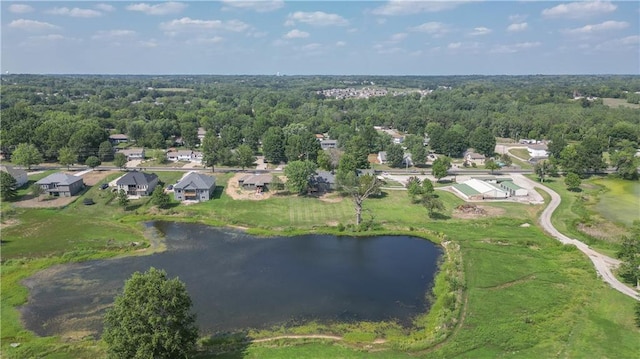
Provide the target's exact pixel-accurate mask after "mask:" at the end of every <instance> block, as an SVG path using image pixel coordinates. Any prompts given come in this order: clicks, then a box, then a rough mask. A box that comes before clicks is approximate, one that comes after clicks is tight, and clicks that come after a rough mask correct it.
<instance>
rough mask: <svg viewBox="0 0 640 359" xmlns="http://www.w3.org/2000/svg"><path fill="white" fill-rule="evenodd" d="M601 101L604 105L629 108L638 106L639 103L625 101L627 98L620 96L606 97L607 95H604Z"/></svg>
mask: <svg viewBox="0 0 640 359" xmlns="http://www.w3.org/2000/svg"><path fill="white" fill-rule="evenodd" d="M602 103H604V104H605V106H609V107H614V108H615V107H619V106H622V107H629V108H640V105H639V104H636V103H629V102H627V100H625V99H622V98H608V97H604V98H603V99H602Z"/></svg>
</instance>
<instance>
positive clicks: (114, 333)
mask: <svg viewBox="0 0 640 359" xmlns="http://www.w3.org/2000/svg"><path fill="white" fill-rule="evenodd" d="M191 308H192V301H191V298H190V297H189V293H188V292H187V288H186V286H185V284H184V283H183V282H181V281H180V280H179V279H178V278H174V279H168V278H167V273H166V272H165V271H163V270H158V269H155V268H153V267H152V268H150V269H149V270H148V271H147V272H145V273H140V272H136V273H134V274H133V275H132V276H131V278H130V279H128V280H127V281H126V282H125V285H124V290H123V292H122V294H120V295H118V296H117V297H116V299H115V303H114V305H113V308H112V309H111V310H109V311H108V312H107V314H106V315H105V318H104V333H103V335H102V338H103V339H104V341H105V342H106V343H107V348H108V354H109V357H111V358H122V359H125V358H126V359H149V358H154V359H156V358H158V359H159V358H167V359H170V358H188V357H189V356H190V355H191V354H192V353H193V352H194V350H195V345H196V340H197V339H198V328H197V327H196V325H195V320H196V316H195V314H193V313H192V311H191Z"/></svg>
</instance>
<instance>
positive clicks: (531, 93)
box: [0, 75, 640, 169]
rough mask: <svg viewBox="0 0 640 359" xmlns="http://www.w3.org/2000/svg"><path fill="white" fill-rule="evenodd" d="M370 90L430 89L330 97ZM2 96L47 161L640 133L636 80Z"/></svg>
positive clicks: (42, 84)
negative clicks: (117, 153) (119, 149)
mask: <svg viewBox="0 0 640 359" xmlns="http://www.w3.org/2000/svg"><path fill="white" fill-rule="evenodd" d="M365 87H369V88H372V87H374V88H380V89H397V90H429V91H428V93H427V94H425V92H424V91H423V92H417V91H416V92H411V91H406V92H404V93H403V94H402V95H393V94H391V92H390V93H389V94H388V95H385V96H375V97H369V98H347V99H335V98H330V97H325V95H323V94H322V92H321V90H326V89H334V88H335V89H341V88H365ZM0 91H1V93H0V96H1V103H0V106H1V110H0V111H1V112H0V116H1V120H2V130H1V132H0V148H1V149H2V150H3V152H4V153H8V154H10V153H11V152H12V151H14V150H15V149H16V148H17V147H18V145H19V144H24V143H27V144H32V145H33V146H34V147H35V148H37V150H38V151H39V152H40V154H41V155H42V156H43V157H44V159H45V160H56V159H58V157H59V155H60V153H61V150H63V149H64V151H63V152H65V151H72V152H73V153H76V154H78V161H79V162H81V163H84V161H85V160H86V158H88V157H90V156H100V157H101V158H102V159H104V160H109V158H108V157H109V155H108V154H107V152H108V151H107V150H108V148H107V145H106V142H107V140H108V136H109V134H114V133H124V134H127V135H128V136H129V138H130V139H131V140H133V141H134V142H135V143H136V145H138V146H144V147H146V148H158V149H166V148H168V147H171V146H173V145H174V139H175V138H176V137H182V139H183V141H184V144H185V146H186V147H191V148H195V147H196V146H198V145H199V140H198V138H197V130H198V128H199V127H202V128H204V129H206V130H207V134H208V135H207V137H206V138H205V140H204V141H203V142H205V141H207V142H208V143H207V146H205V144H204V143H203V146H202V147H201V148H204V149H208V150H209V151H215V153H216V155H215V156H212V157H211V158H209V161H208V162H209V164H210V165H214V164H218V163H220V164H229V163H233V162H234V156H235V153H236V152H237V151H236V149H237V148H238V147H239V146H240V145H243V144H244V145H246V146H248V147H250V148H251V149H252V150H253V151H255V152H256V153H258V152H262V153H263V154H264V155H265V156H266V158H267V160H270V161H273V162H278V161H287V160H289V161H290V160H294V159H300V158H301V157H302V156H305V155H306V157H307V158H310V159H312V160H316V157H317V153H318V150H319V146H318V143H317V141H316V140H315V134H316V133H326V134H328V135H329V137H330V138H332V139H335V140H337V141H338V144H339V147H340V148H341V149H346V150H349V151H350V152H353V153H361V154H362V155H365V154H368V153H374V152H377V151H380V150H386V149H387V148H388V146H390V145H391V138H390V137H388V136H386V135H384V134H381V133H380V132H377V131H375V130H373V126H387V127H390V128H395V129H397V130H399V131H400V132H401V133H404V134H407V135H415V138H423V137H424V136H425V134H426V135H428V136H429V137H431V139H432V144H431V146H432V149H434V150H436V152H443V153H447V150H448V154H451V155H452V156H459V155H461V154H462V151H463V150H464V149H466V147H467V146H469V141H470V140H471V139H472V138H473V136H474V134H476V133H477V132H478V131H479V130H478V129H483V131H486V130H488V131H489V132H490V133H491V134H492V135H493V136H496V137H503V138H512V139H514V140H517V139H519V138H532V139H549V140H552V141H553V140H554V139H555V142H556V144H562V147H561V148H556V149H553V148H550V150H551V152H552V155H553V154H554V153H555V154H556V157H558V158H559V154H560V152H561V151H562V150H563V149H564V148H565V147H566V146H567V145H568V144H571V143H574V142H579V143H581V142H583V141H584V140H587V142H592V143H590V146H591V145H592V146H591V148H592V149H593V148H595V149H596V150H595V152H598V151H600V150H601V152H606V151H610V150H611V148H612V147H613V148H614V149H621V148H623V147H624V148H627V149H630V148H633V149H634V152H635V148H637V144H638V142H639V139H640V109H638V108H637V107H636V108H632V107H628V106H617V107H614V106H611V105H610V104H606V103H605V100H606V99H618V100H619V101H621V102H622V103H623V104H638V102H639V101H640V76H632V75H629V76H613V75H612V76H604V75H601V76H600V75H594V76H586V75H585V76H433V77H418V76H404V77H382V76H178V75H175V76H113V75H108V76H107V75H104V76H89V75H87V76H82V75H3V76H2V77H1V88H0ZM617 103H620V102H617ZM101 146H102V151H101V150H100V149H101ZM443 146H450V147H449V148H443ZM578 150H579V148H578ZM565 152H567V151H565ZM570 155H571V154H567V155H566V156H570ZM578 155H579V154H578ZM596 167H597V166H596ZM596 169H597V168H596Z"/></svg>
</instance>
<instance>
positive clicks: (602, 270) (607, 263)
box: [520, 175, 640, 301]
mask: <svg viewBox="0 0 640 359" xmlns="http://www.w3.org/2000/svg"><path fill="white" fill-rule="evenodd" d="M520 176H521V175H520ZM521 177H522V179H523V180H525V181H528V182H529V183H531V185H532V186H533V187H537V188H540V189H541V190H543V191H545V192H547V193H548V194H549V195H550V196H551V202H550V203H549V205H548V206H547V208H545V209H544V211H542V214H541V215H540V224H541V225H542V227H543V228H544V229H545V230H546V231H547V232H548V233H549V234H551V235H552V236H553V237H554V238H556V239H557V240H559V241H560V242H561V243H564V244H573V245H574V246H576V247H577V248H578V249H579V250H580V251H581V252H582V253H584V254H586V255H587V256H588V257H589V259H591V262H593V265H594V266H595V268H596V272H597V273H598V276H599V277H600V278H602V280H604V281H605V282H607V283H609V285H610V286H611V287H612V288H613V289H615V290H617V291H618V292H620V293H622V294H625V295H628V296H629V297H631V298H633V299H635V300H638V301H640V294H639V293H638V292H637V291H635V290H634V289H633V288H631V287H628V286H626V285H625V284H623V283H622V282H620V281H619V280H618V279H617V278H616V276H615V275H614V274H613V270H614V269H615V268H616V267H617V266H618V265H620V263H621V262H620V261H619V260H617V259H615V258H611V257H609V256H606V255H604V254H602V253H598V252H596V251H594V250H593V249H591V248H589V246H588V245H586V244H584V243H582V242H580V241H579V240H577V239H571V238H569V237H567V236H565V235H564V234H562V233H560V231H558V230H557V229H556V227H554V226H553V224H551V215H552V214H553V211H555V210H556V208H558V206H559V205H560V195H559V194H558V193H556V192H555V191H553V190H552V189H550V188H549V187H547V186H544V185H542V184H540V183H538V182H535V181H533V180H531V179H529V178H526V177H524V176H521Z"/></svg>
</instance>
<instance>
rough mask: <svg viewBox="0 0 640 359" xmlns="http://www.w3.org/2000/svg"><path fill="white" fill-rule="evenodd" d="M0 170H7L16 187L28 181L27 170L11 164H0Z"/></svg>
mask: <svg viewBox="0 0 640 359" xmlns="http://www.w3.org/2000/svg"><path fill="white" fill-rule="evenodd" d="M0 171H2V172H7V173H8V174H10V175H11V177H13V178H14V179H15V180H16V188H18V187H22V186H23V185H24V184H25V183H27V182H29V177H28V176H27V171H25V170H21V169H19V168H14V167H12V166H5V165H2V166H0Z"/></svg>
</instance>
